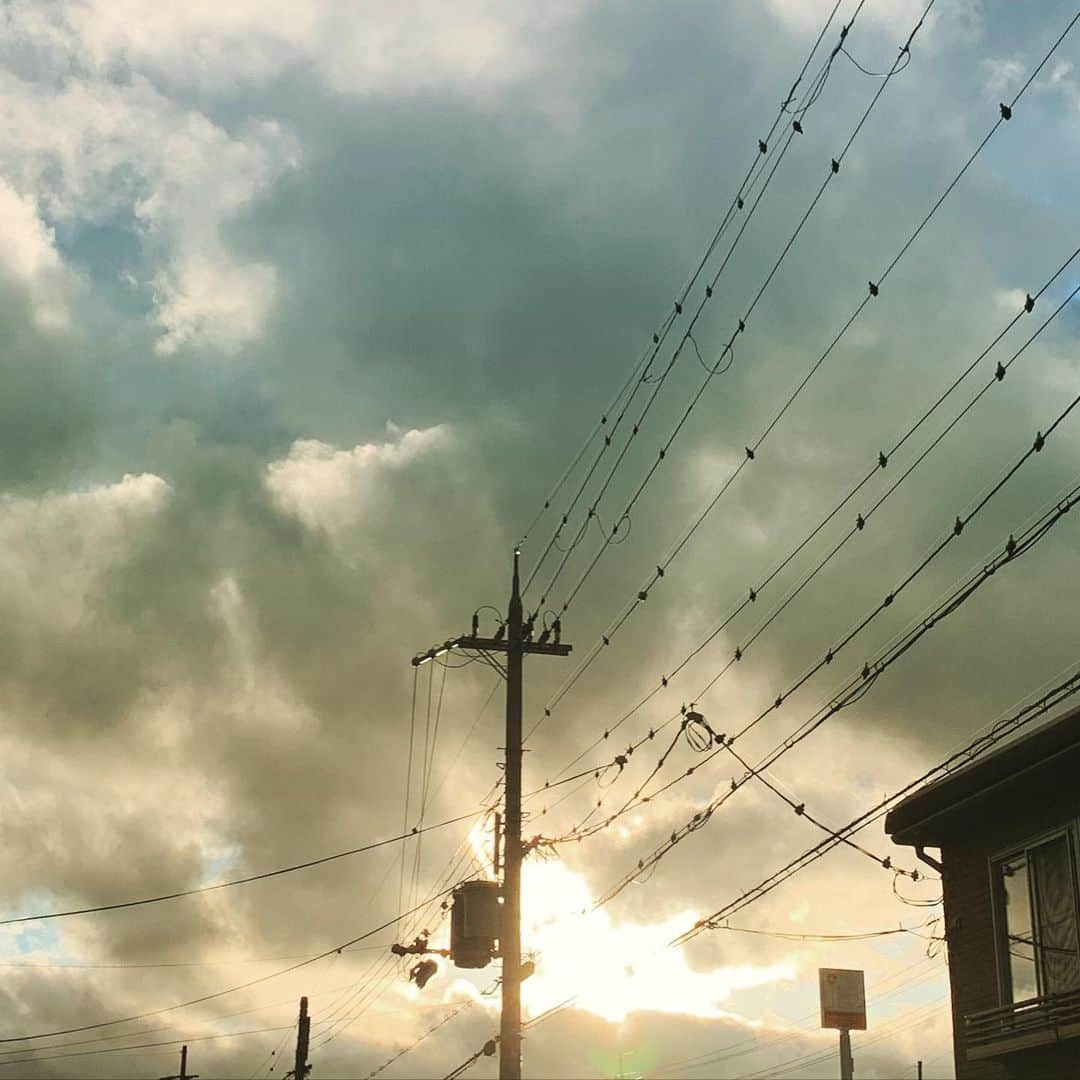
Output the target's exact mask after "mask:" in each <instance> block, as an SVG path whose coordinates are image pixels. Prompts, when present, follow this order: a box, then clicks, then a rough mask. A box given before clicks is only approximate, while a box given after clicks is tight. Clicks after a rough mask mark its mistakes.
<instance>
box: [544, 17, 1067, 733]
mask: <svg viewBox="0 0 1080 1080" xmlns="http://www.w3.org/2000/svg"><path fill="white" fill-rule="evenodd" d="M931 6H932V5H931ZM928 10H929V8H928V9H927V11H928ZM925 14H926V12H924V16H923V17H924V18H925ZM1077 19H1080V13H1078V14H1077V16H1075V17H1074V18H1073V19H1072V20H1071V21H1070V22H1069V24H1068V26H1066V28H1065V30H1064V31H1063V32H1062V34H1061V35H1060V36H1059V37H1058V39H1057V40H1056V41H1055V42H1054V44H1053V45H1052V46H1051V47H1050V49H1049V51H1048V52H1047V53H1046V55H1045V56H1044V57H1043V59H1042V60H1041V62H1040V63H1039V64H1038V65H1037V66H1036V68H1035V69H1034V71H1033V72H1032V73H1031V75H1030V76H1029V78H1028V80H1027V81H1026V82H1025V83H1024V85H1023V86H1022V87H1021V88H1020V90H1019V91H1018V92H1017V94H1016V95H1015V96H1014V98H1013V99H1012V101H1011V103H1010V104H1009V105H1001V106H999V113H998V117H997V119H996V120H995V122H994V123H993V125H992V126H991V127H990V129H989V131H988V132H987V133H986V135H985V136H984V137H983V139H982V140H981V142H979V144H978V145H977V146H976V147H975V149H974V150H973V151H972V153H971V155H970V156H969V157H968V159H967V160H966V161H965V163H964V164H963V166H962V167H961V168H960V170H959V172H958V173H957V174H956V175H955V176H954V177H953V179H952V180H951V181H950V182H949V184H948V185H947V186H946V188H945V189H944V191H943V192H942V194H941V195H940V196H939V197H938V199H937V200H936V201H935V202H934V203H933V205H932V206H931V208H930V210H929V211H928V212H927V214H926V215H925V216H924V217H923V218H922V220H921V221H920V222H919V224H918V225H917V226H916V227H915V229H914V230H913V231H912V233H911V234H910V235H909V236H908V238H907V240H906V241H905V242H904V244H903V245H902V246H901V247H900V249H899V251H898V252H897V253H896V254H895V255H894V256H893V258H892V260H891V261H890V262H889V263H888V264H887V265H886V266H885V268H884V269H883V271H882V272H881V274H880V275H879V276H878V277H877V279H876V281H871V282H870V283H869V285H870V288H869V291H868V292H867V293H866V294H865V295H864V296H863V298H862V300H861V301H860V302H859V304H858V305H857V306H856V308H855V310H854V311H853V312H852V314H851V315H850V316H849V317H848V319H847V320H846V321H845V323H844V324H843V325H842V326H841V328H840V330H839V332H838V333H837V334H836V335H835V336H834V337H833V339H832V341H831V342H830V343H829V345H828V346H827V347H826V349H825V350H824V352H822V354H821V355H820V356H819V357H818V359H817V360H816V361H815V362H814V363H813V364H812V365H811V366H810V368H809V370H808V372H807V373H806V375H805V376H804V377H803V379H802V380H801V381H800V382H799V383H798V384H797V385H796V387H795V389H794V390H793V391H792V393H791V394H790V395H789V396H788V398H787V399H786V401H785V402H784V404H783V405H782V406H781V408H780V410H779V411H778V412H777V413H776V415H775V416H774V417H773V419H772V420H771V421H770V422H769V424H768V425H767V426H766V428H765V429H764V431H763V432H762V434H761V435H760V436H759V437H758V439H757V440H756V441H755V442H754V443H753V444H752V445H751V446H748V447H747V448H746V455H745V456H744V457H742V458H741V459H740V461H739V464H738V465H737V466H736V467H735V469H734V470H733V471H732V472H731V474H730V475H729V476H728V477H727V479H726V480H725V481H724V482H723V484H722V485H721V486H720V488H719V490H718V491H717V493H716V495H715V496H714V497H713V499H712V500H711V501H710V503H709V504H708V505H707V506H706V507H705V509H704V510H703V511H702V513H701V514H700V515H699V516H698V517H697V518H696V519H695V521H694V522H693V524H692V525H691V527H690V529H689V530H688V531H687V532H686V533H685V534H684V535H683V536H682V538H681V539H680V540H679V542H678V543H677V544H676V545H675V547H674V548H673V549H672V551H671V552H670V553H669V554H668V556H667V557H666V558H665V560H664V561H663V562H662V563H660V564H658V565H657V567H656V570H655V571H654V572H653V573H652V574H651V575H650V577H649V578H648V579H647V580H646V581H645V582H644V584H643V586H642V587H641V588H640V589H639V590H638V591H637V592H636V593H635V595H634V596H633V597H632V598H631V599H630V600H629V601H628V603H627V606H626V607H625V608H624V609H623V611H622V613H621V614H620V615H619V616H618V617H617V618H616V619H615V620H614V621H613V622H612V623H611V624H609V626H608V628H607V629H606V630H605V632H604V633H603V634H602V635H601V637H600V640H599V641H598V642H597V643H596V644H594V645H593V647H592V648H591V649H590V650H589V651H588V653H586V655H585V657H584V659H583V660H582V661H581V663H580V664H579V665H578V667H577V668H576V669H575V670H574V672H573V673H572V674H571V675H570V676H569V678H568V679H567V681H566V682H565V683H564V684H563V686H562V687H561V688H560V690H559V691H558V692H557V693H556V694H555V696H554V697H553V698H552V699H551V700H550V701H549V702H548V703H547V706H546V707H545V710H544V716H545V717H547V716H550V715H551V711H552V710H553V709H554V708H555V706H556V705H557V704H558V703H559V702H560V701H561V700H562V698H563V697H565V695H566V694H567V693H568V692H569V691H570V689H571V688H572V687H573V686H574V685H575V684H576V682H577V681H578V680H579V679H580V678H581V676H582V675H583V674H584V673H585V671H586V670H588V668H589V667H590V666H591V665H592V664H593V663H594V662H595V660H596V659H597V657H598V656H599V655H600V653H601V652H602V651H603V650H604V649H605V648H606V647H607V646H608V645H610V643H611V640H612V638H613V637H614V635H615V634H616V633H618V632H619V630H620V629H621V628H622V626H623V625H624V624H625V623H626V621H627V620H628V619H629V618H630V617H631V615H632V614H633V613H634V612H635V611H636V610H637V608H638V607H639V606H640V605H641V604H642V603H644V602H645V600H646V599H647V598H648V596H649V594H650V592H651V590H652V589H653V587H654V586H656V585H657V584H658V583H659V582H660V581H661V580H663V578H664V574H665V572H666V570H667V569H668V568H669V567H670V565H671V563H672V562H673V561H674V560H675V558H676V557H677V556H678V555H679V554H680V553H681V551H682V550H683V548H684V547H685V546H686V544H687V543H688V542H689V541H690V539H691V537H692V536H693V535H694V534H695V533H696V532H697V530H698V529H699V528H700V527H701V525H702V524H703V523H704V521H705V519H706V518H707V517H708V516H709V514H710V513H711V512H712V510H713V509H714V508H715V507H716V505H717V503H718V502H719V501H720V499H721V498H722V497H723V495H724V494H725V493H726V492H727V491H728V490H729V488H730V487H731V485H732V484H733V483H734V481H735V480H736V479H737V478H738V477H739V475H740V474H741V473H742V471H743V469H744V468H745V467H746V466H747V465H748V464H750V463H751V462H753V461H754V460H755V459H756V457H757V454H758V452H759V450H760V448H761V446H762V444H763V443H764V442H765V440H766V439H767V438H768V436H769V435H770V434H771V433H772V431H773V429H774V428H775V427H776V425H777V424H778V423H779V422H780V420H781V419H782V418H783V416H784V415H785V414H786V413H787V411H788V410H789V409H790V408H791V406H792V404H794V402H795V400H796V399H797V398H798V396H799V395H800V394H801V393H802V391H803V390H804V389H805V387H806V386H807V385H808V383H809V382H810V380H811V379H812V378H813V376H814V375H815V374H816V373H817V372H818V370H819V369H820V368H821V366H822V365H823V364H824V362H825V360H826V359H827V358H828V357H829V356H830V355H831V354H832V352H833V350H834V349H835V348H836V346H837V345H838V344H839V342H840V341H841V339H842V338H843V337H844V335H845V334H846V333H847V331H848V330H849V329H850V328H851V326H852V325H853V324H854V323H855V322H856V320H857V319H858V318H859V316H860V315H861V314H862V312H863V310H864V309H865V307H866V306H867V305H868V304H869V303H870V301H871V300H872V299H874V298H875V297H877V296H878V294H879V292H880V289H881V287H882V285H883V284H884V282H885V280H886V279H887V278H888V276H889V275H890V274H891V273H892V271H893V270H894V269H895V267H896V266H897V264H898V263H899V262H900V260H901V259H902V258H903V257H904V255H905V254H906V253H907V251H908V250H909V248H910V247H911V246H912V244H913V243H914V242H915V240H916V239H917V238H918V237H919V235H920V234H921V233H922V231H923V230H924V229H925V228H926V226H927V225H928V224H929V222H930V221H931V219H932V218H933V217H934V215H935V214H936V213H937V211H938V210H939V209H940V207H941V206H942V204H943V203H944V202H945V200H946V199H947V198H948V197H949V195H950V194H951V193H952V191H953V190H954V189H955V187H956V186H957V184H958V183H959V182H960V180H961V179H962V178H963V176H964V175H965V174H966V172H967V171H968V169H969V168H970V167H971V165H972V164H973V162H974V161H975V159H976V158H977V157H978V156H979V154H980V153H981V152H982V150H983V149H984V148H985V147H986V145H987V144H988V143H989V142H990V140H991V139H992V138H993V136H994V135H995V134H996V132H997V130H998V128H999V127H1000V126H1001V125H1002V124H1003V123H1005V122H1006V121H1007V120H1008V119H1011V117H1012V114H1013V110H1014V109H1015V108H1016V106H1017V104H1018V102H1019V101H1020V99H1021V98H1022V97H1023V95H1024V93H1025V92H1026V91H1027V89H1028V88H1029V87H1030V85H1031V83H1032V82H1033V80H1034V79H1035V78H1036V76H1037V75H1038V74H1039V72H1040V71H1041V70H1042V69H1043V67H1044V66H1045V65H1046V63H1047V62H1048V61H1049V60H1050V58H1051V57H1052V56H1053V54H1054V52H1056V50H1057V49H1058V47H1059V46H1060V44H1061V42H1062V41H1063V40H1064V39H1065V37H1066V36H1067V35H1068V33H1069V32H1070V31H1071V30H1072V28H1073V26H1074V25H1075V23H1076V22H1077ZM916 29H918V28H916ZM913 33H914V32H913ZM909 44H910V38H909ZM901 55H903V53H902V54H901ZM884 86H885V84H884V83H883V84H882V86H881V88H880V90H879V93H880V91H883V90H884ZM874 100H875V101H876V97H875V99H874ZM873 104H874V102H871V108H872V107H873ZM868 113H869V110H868V112H867V114H864V117H863V120H865V117H866V115H868ZM861 123H862V121H860V124H861ZM853 137H854V136H853ZM848 146H850V140H849V142H848ZM845 153H846V147H845ZM842 159H843V154H841V155H840V158H838V159H836V161H842ZM832 175H834V173H833V172H830V173H829V175H828V177H827V178H826V183H827V182H828V179H829V178H831V176H832ZM821 190H822V191H824V186H823V187H822V189H821ZM819 194H820V193H819ZM1073 258H1075V255H1074V256H1073ZM1070 261H1071V260H1070ZM1060 272H1061V271H1059V273H1060ZM1056 276H1057V275H1055V277H1056ZM1051 280H1054V279H1051ZM759 295H760V294H759ZM755 303H756V300H755ZM751 310H752V306H751ZM1029 310H1030V309H1029ZM748 314H749V313H748ZM748 314H747V316H744V318H743V320H742V321H741V325H745V323H746V321H747V318H748ZM739 333H740V331H739V330H738V329H737V330H736V331H735V332H734V333H733V334H732V337H731V339H730V340H729V343H728V346H726V347H725V348H728V347H730V346H731V345H732V344H733V343H734V341H735V339H736V337H737V336H738V334H739ZM1002 336H1003V335H1002ZM995 344H996V342H995ZM992 347H993V346H991V348H992ZM976 362H977V361H976ZM707 382H708V379H707V380H706V383H705V384H702V389H701V390H699V392H698V397H699V396H700V394H701V393H702V392H703V390H704V386H705V385H707ZM950 392H951V391H950ZM946 396H948V394H946ZM696 400H697V397H695V399H694V400H693V401H692V403H691V408H692V407H693V404H695V403H696ZM937 404H940V401H939V402H938V403H937ZM934 408H936V405H935V406H934V407H932V408H931V410H930V411H931V412H933V411H934ZM687 415H688V414H687ZM928 415H929V414H928ZM924 419H925V418H924ZM684 420H685V417H684ZM683 422H684V421H680V424H679V426H678V427H676V429H675V432H674V433H673V437H674V434H676V433H677V432H678V430H679V427H681V425H682V423H683ZM920 425H921V421H920V422H919V424H916V425H915V427H916V429H917V428H918V426H920ZM913 430H914V429H913ZM912 433H913V432H909V433H908V435H906V436H905V437H904V439H902V440H901V441H900V443H899V444H897V446H896V447H895V448H894V450H895V449H899V447H900V446H902V445H903V442H904V441H906V439H907V438H908V437H910V434H912ZM669 446H670V440H669V442H668V443H666V444H665V447H664V450H663V451H661V454H660V456H659V457H658V458H657V459H656V460H655V461H654V463H653V465H652V467H651V469H650V471H649V473H647V474H646V482H647V479H648V477H650V476H651V475H652V473H653V472H655V470H656V469H657V468H659V465H660V463H661V461H663V460H664V457H665V455H666V450H667V448H668V447H669ZM890 456H891V453H890V454H885V453H884V452H881V454H880V455H879V458H878V460H879V462H880V468H882V469H884V468H885V467H886V465H887V463H888V458H889V457H890ZM875 471H876V470H871V473H870V474H868V476H867V477H866V478H865V479H864V480H863V481H862V483H861V484H859V485H858V487H861V486H862V484H865V483H866V482H867V481H868V480H869V479H870V476H872V475H873V473H874V472H875ZM643 486H644V485H643ZM640 490H641V489H639V493H640ZM856 490H858V488H857V489H856ZM854 494H855V492H852V495H850V496H848V498H851V497H853V495H854ZM636 498H637V495H635V496H634V499H635V500H636ZM632 501H633V500H632ZM845 502H846V500H845ZM843 505H844V504H843V503H842V504H841V507H838V508H837V509H836V510H834V511H833V514H835V513H837V512H838V511H839V509H841V508H842V506H843ZM833 514H830V515H829V517H828V518H826V521H828V520H829V519H830V518H831V517H832V516H833ZM822 525H824V522H823V523H822ZM820 527H821V526H819V528H820ZM816 531H817V530H815V531H814V532H813V533H811V536H810V537H808V538H807V540H806V541H804V544H805V543H808V542H809V540H810V539H811V538H812V537H813V535H815V534H816ZM804 544H803V545H799V548H797V549H796V552H797V551H798V550H800V549H801V547H802V546H804ZM603 550H604V548H601V549H600V552H598V554H597V557H596V560H595V561H598V560H599V557H600V555H602V553H603ZM794 554H795V553H793V554H792V556H790V557H789V560H790V558H792V557H794ZM789 560H785V562H784V563H782V564H781V567H780V568H778V569H777V570H776V571H774V573H773V574H772V575H770V578H769V579H768V580H770V581H771V580H772V577H774V576H775V574H776V573H779V571H780V569H781V568H782V567H783V566H784V565H786V563H787V561H789ZM595 561H594V563H593V565H595ZM588 572H591V567H590V571H587V572H586V574H585V575H584V576H583V577H582V579H581V581H580V582H579V585H578V586H577V587H578V588H580V585H581V584H583V583H584V580H585V578H586V577H587V576H588ZM767 583H768V582H766V584H767ZM754 592H755V590H754V589H751V590H750V593H751V594H753V593H754ZM573 595H574V594H571V598H572V597H573ZM749 602H751V601H747V602H745V603H744V604H743V605H741V606H740V609H739V610H741V609H742V607H745V606H746V603H749ZM563 610H564V611H565V606H564V608H563ZM732 617H733V616H732ZM542 722H543V720H542V719H541V720H538V722H537V723H536V724H534V726H533V728H532V729H531V731H530V735H531V734H532V732H534V731H535V730H536V729H537V727H539V725H540V723H542Z"/></svg>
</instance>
